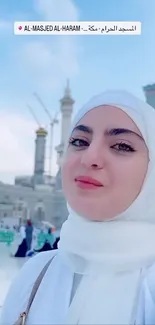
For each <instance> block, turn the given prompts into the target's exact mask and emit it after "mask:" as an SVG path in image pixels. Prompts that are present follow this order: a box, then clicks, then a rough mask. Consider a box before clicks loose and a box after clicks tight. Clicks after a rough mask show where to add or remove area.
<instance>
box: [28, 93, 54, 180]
mask: <svg viewBox="0 0 155 325" xmlns="http://www.w3.org/2000/svg"><path fill="white" fill-rule="evenodd" d="M33 95H34V97H35V98H36V99H37V101H38V102H39V104H40V105H41V106H42V108H43V109H44V111H45V113H46V115H47V116H48V118H49V120H50V139H49V140H50V144H49V176H52V154H53V134H54V126H55V125H56V124H58V122H59V121H58V118H57V117H58V114H59V111H57V112H56V114H55V116H54V117H52V115H51V114H50V112H49V110H48V109H47V107H46V106H45V104H44V103H43V101H42V99H41V98H40V97H39V95H38V94H37V93H36V92H34V93H33Z"/></svg>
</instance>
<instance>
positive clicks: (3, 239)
mask: <svg viewBox="0 0 155 325" xmlns="http://www.w3.org/2000/svg"><path fill="white" fill-rule="evenodd" d="M13 241H14V233H13V232H12V231H0V243H6V244H8V245H11V244H12V242H13Z"/></svg>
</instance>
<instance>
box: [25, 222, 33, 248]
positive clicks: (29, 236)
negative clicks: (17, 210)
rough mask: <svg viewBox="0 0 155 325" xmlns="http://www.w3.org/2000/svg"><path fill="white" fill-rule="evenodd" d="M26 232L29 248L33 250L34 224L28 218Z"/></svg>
mask: <svg viewBox="0 0 155 325" xmlns="http://www.w3.org/2000/svg"><path fill="white" fill-rule="evenodd" d="M25 234H26V244H27V250H28V251H30V250H31V246H32V240H33V225H32V222H31V220H27V223H26V227H25Z"/></svg>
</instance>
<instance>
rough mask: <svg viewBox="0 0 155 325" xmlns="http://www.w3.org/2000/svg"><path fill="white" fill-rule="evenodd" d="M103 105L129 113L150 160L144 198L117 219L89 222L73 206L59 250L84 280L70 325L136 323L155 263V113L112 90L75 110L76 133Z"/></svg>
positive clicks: (143, 191) (134, 99) (131, 98)
mask: <svg viewBox="0 0 155 325" xmlns="http://www.w3.org/2000/svg"><path fill="white" fill-rule="evenodd" d="M101 105H112V106H116V107H118V108H120V109H121V110H123V111H124V112H125V113H127V114H128V116H129V117H130V118H131V119H132V120H133V121H134V122H135V124H136V125H137V127H138V128H139V130H140V131H141V133H142V135H143V138H144V140H145V142H146V145H147V147H148V150H149V160H150V161H149V166H148V172H147V175H146V178H145V181H144V184H143V187H142V190H141V192H140V194H139V196H138V197H137V198H136V200H135V201H134V202H133V203H132V205H131V206H130V207H129V208H128V209H127V210H126V211H125V212H123V213H121V214H120V215H117V216H116V217H115V218H114V219H112V220H109V221H106V222H93V221H89V220H86V219H85V218H84V217H83V216H79V215H78V214H77V213H76V212H75V211H73V210H72V209H71V207H69V205H68V210H69V217H68V219H67V221H66V222H65V223H64V224H63V226H62V230H61V234H60V242H59V252H60V254H61V255H62V257H63V259H64V262H65V263H67V265H68V266H69V267H70V268H71V270H72V271H73V273H76V274H80V275H82V281H81V282H80V285H79V287H78V289H77V291H76V294H75V296H74V299H73V301H72V303H71V306H70V308H69V310H68V315H67V318H66V324H95V323H96V324H108V325H112V324H113V325H114V324H124V325H129V324H131V318H132V314H133V310H134V309H135V304H136V303H137V302H136V297H137V290H139V281H140V282H141V281H142V274H143V272H144V270H146V269H147V268H148V267H149V266H150V265H152V264H153V263H154V262H155V111H154V109H153V108H152V107H151V106H149V105H148V104H146V103H145V102H143V101H142V100H140V99H138V98H136V97H135V96H133V95H132V94H130V93H128V92H126V91H107V92H105V93H103V94H100V95H98V96H96V97H93V98H92V99H91V100H90V101H89V102H88V103H87V104H86V105H85V106H84V107H83V108H82V109H81V110H80V111H79V112H78V113H77V114H76V116H75V118H74V120H73V123H72V127H71V132H72V130H73V128H74V127H75V125H76V124H77V123H78V122H79V120H80V119H81V118H82V117H83V116H84V115H85V114H86V113H88V112H89V111H90V110H92V109H95V108H96V107H98V106H101ZM107 109H108V108H107ZM135 317H136V315H135Z"/></svg>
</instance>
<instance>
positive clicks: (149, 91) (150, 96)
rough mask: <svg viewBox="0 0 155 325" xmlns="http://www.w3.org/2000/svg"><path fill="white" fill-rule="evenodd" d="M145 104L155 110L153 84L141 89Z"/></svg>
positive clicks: (154, 85)
mask: <svg viewBox="0 0 155 325" xmlns="http://www.w3.org/2000/svg"><path fill="white" fill-rule="evenodd" d="M143 91H144V94H145V98H146V102H147V103H148V104H149V105H151V106H152V107H153V108H155V84H151V85H147V86H144V87H143Z"/></svg>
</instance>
